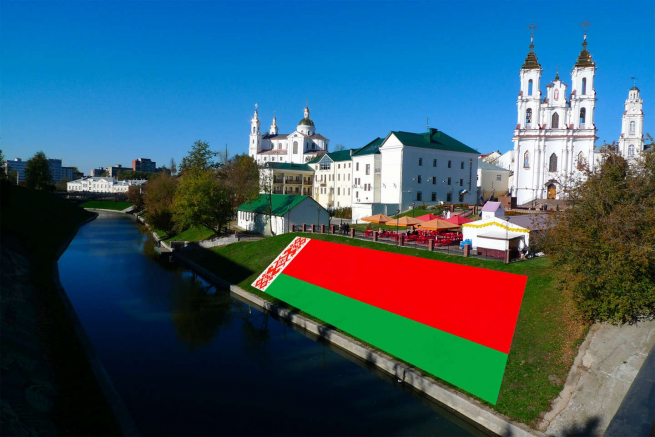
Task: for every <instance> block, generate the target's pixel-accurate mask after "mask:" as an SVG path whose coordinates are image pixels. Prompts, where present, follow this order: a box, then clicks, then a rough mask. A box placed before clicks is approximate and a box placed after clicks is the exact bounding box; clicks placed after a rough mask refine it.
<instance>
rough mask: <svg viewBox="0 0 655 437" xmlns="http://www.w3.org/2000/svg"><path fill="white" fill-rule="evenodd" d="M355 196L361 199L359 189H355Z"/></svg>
mask: <svg viewBox="0 0 655 437" xmlns="http://www.w3.org/2000/svg"><path fill="white" fill-rule="evenodd" d="M355 197H356V198H357V200H359V191H355Z"/></svg>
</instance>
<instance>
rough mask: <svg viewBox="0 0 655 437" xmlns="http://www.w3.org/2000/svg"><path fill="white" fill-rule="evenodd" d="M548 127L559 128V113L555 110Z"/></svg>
mask: <svg viewBox="0 0 655 437" xmlns="http://www.w3.org/2000/svg"><path fill="white" fill-rule="evenodd" d="M550 127H551V128H553V129H557V128H559V115H558V114H557V112H556V113H554V114H553V118H552V119H551V121H550Z"/></svg>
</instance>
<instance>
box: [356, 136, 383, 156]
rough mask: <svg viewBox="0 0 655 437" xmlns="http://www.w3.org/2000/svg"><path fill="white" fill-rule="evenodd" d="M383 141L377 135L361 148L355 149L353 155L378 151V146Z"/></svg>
mask: <svg viewBox="0 0 655 437" xmlns="http://www.w3.org/2000/svg"><path fill="white" fill-rule="evenodd" d="M382 143H384V138H380V137H377V138H376V139H374V140H373V141H371V142H370V143H368V144H367V145H365V146H364V147H362V148H361V149H357V151H356V152H355V153H353V156H362V155H371V154H373V153H378V152H380V146H381V145H382Z"/></svg>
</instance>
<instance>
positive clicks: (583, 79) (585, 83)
mask: <svg viewBox="0 0 655 437" xmlns="http://www.w3.org/2000/svg"><path fill="white" fill-rule="evenodd" d="M586 94H587V78H586V77H583V78H582V95H583V96H584V95H586Z"/></svg>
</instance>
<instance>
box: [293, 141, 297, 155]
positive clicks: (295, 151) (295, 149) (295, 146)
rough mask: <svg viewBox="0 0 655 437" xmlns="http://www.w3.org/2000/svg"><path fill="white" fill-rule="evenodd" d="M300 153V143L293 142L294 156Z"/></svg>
mask: <svg viewBox="0 0 655 437" xmlns="http://www.w3.org/2000/svg"><path fill="white" fill-rule="evenodd" d="M297 153H298V141H294V142H293V154H294V155H296V154H297Z"/></svg>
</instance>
